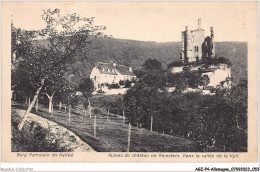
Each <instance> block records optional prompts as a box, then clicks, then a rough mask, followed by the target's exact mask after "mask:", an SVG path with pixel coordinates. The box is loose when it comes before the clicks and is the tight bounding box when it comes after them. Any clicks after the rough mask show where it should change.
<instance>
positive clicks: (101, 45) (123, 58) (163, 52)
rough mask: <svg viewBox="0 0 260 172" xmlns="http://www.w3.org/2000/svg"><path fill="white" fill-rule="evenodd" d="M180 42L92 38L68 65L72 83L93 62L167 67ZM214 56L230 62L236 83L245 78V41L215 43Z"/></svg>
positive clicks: (84, 75) (179, 48)
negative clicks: (152, 61)
mask: <svg viewBox="0 0 260 172" xmlns="http://www.w3.org/2000/svg"><path fill="white" fill-rule="evenodd" d="M180 54H181V42H167V43H156V42H144V41H135V40H123V39H114V38H106V39H105V38H95V39H93V40H92V44H91V45H90V46H89V48H88V49H85V50H84V51H83V52H79V53H78V55H79V56H81V57H83V58H79V59H84V60H78V61H76V62H75V63H73V64H72V66H71V71H70V73H71V74H74V75H75V76H74V77H73V81H75V82H78V81H80V78H84V77H86V76H89V75H90V72H91V70H92V68H93V66H94V64H95V63H96V62H99V61H101V62H116V63H118V64H124V65H126V66H132V67H133V69H134V70H136V69H140V68H141V67H142V64H143V63H144V61H145V60H147V59H148V58H151V59H157V60H158V61H160V62H161V63H162V65H163V68H165V69H166V68H167V65H168V64H169V63H171V62H173V61H176V60H179V59H180ZM216 55H217V56H218V57H225V58H228V59H230V61H231V63H232V78H233V83H234V84H236V83H237V82H238V80H239V78H241V77H245V76H247V43H246V42H217V43H216Z"/></svg>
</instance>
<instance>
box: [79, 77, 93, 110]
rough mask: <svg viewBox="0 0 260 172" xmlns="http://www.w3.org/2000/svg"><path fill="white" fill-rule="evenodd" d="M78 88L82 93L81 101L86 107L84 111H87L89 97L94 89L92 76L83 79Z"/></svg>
mask: <svg viewBox="0 0 260 172" xmlns="http://www.w3.org/2000/svg"><path fill="white" fill-rule="evenodd" d="M78 89H79V91H80V92H81V93H82V96H81V102H82V103H83V107H84V109H83V111H84V112H85V113H86V108H87V106H88V105H89V97H90V96H91V94H92V92H93V91H94V84H93V81H92V80H91V79H90V78H85V79H82V80H81V83H80V85H79V88H78Z"/></svg>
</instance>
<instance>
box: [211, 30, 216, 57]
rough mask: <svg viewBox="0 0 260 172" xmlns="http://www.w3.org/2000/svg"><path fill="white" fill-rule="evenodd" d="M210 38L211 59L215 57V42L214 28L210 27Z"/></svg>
mask: <svg viewBox="0 0 260 172" xmlns="http://www.w3.org/2000/svg"><path fill="white" fill-rule="evenodd" d="M210 37H211V57H215V41H214V30H213V27H210Z"/></svg>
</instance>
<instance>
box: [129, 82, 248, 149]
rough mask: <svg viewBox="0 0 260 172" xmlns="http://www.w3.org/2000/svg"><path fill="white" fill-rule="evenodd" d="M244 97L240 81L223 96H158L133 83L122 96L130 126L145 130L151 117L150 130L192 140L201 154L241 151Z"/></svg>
mask: <svg viewBox="0 0 260 172" xmlns="http://www.w3.org/2000/svg"><path fill="white" fill-rule="evenodd" d="M246 93H247V84H246V81H243V80H242V81H241V82H240V83H239V85H238V86H237V87H234V88H232V90H230V91H229V90H226V92H225V94H224V95H219V94H216V95H203V94H201V93H199V92H198V93H197V92H189V93H186V94H183V93H181V92H173V93H168V92H159V91H158V90H157V89H154V88H153V87H149V86H147V85H144V84H140V83H137V84H136V85H135V86H134V87H133V88H132V89H130V90H128V91H127V93H126V95H124V104H125V105H126V107H125V108H126V116H127V117H128V118H129V119H130V121H131V123H141V124H142V125H143V126H144V127H145V128H149V126H150V116H151V115H153V117H154V126H158V128H159V129H158V131H159V132H164V133H168V134H179V135H184V136H185V137H187V138H189V139H191V140H194V141H195V143H197V145H198V148H199V149H200V150H201V151H210V150H211V149H212V148H214V147H219V148H221V149H224V147H226V148H232V150H233V151H245V150H246V147H247V141H246V140H247V94H246ZM234 99H237V100H234ZM226 151H227V149H226Z"/></svg>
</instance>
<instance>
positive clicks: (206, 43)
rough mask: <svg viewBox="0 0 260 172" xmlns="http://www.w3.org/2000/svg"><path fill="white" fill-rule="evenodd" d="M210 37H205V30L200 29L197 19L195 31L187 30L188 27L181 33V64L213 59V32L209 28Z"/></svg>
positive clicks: (199, 21)
mask: <svg viewBox="0 0 260 172" xmlns="http://www.w3.org/2000/svg"><path fill="white" fill-rule="evenodd" d="M210 33H211V34H210V36H207V37H205V30H204V29H202V28H201V19H198V28H197V30H189V29H188V26H186V27H185V31H183V32H182V53H181V60H182V62H183V63H189V62H198V61H201V60H204V59H207V58H211V57H215V43H214V30H213V27H210Z"/></svg>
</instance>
